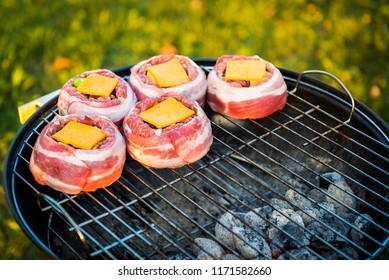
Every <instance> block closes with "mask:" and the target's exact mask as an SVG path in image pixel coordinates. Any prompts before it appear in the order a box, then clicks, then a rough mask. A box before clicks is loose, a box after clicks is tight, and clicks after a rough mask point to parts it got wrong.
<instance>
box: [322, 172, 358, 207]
mask: <svg viewBox="0 0 389 280" xmlns="http://www.w3.org/2000/svg"><path fill="white" fill-rule="evenodd" d="M319 186H320V187H322V188H327V194H328V196H327V197H326V201H327V202H330V203H333V204H334V205H335V208H336V209H337V211H347V209H348V208H347V206H348V207H350V208H352V209H355V207H356V199H355V197H354V192H353V190H352V189H351V188H350V187H349V186H348V184H347V182H346V180H345V179H344V177H343V176H342V175H340V174H339V173H337V172H329V173H324V174H322V175H320V177H319ZM343 204H344V205H346V206H344V205H343Z"/></svg>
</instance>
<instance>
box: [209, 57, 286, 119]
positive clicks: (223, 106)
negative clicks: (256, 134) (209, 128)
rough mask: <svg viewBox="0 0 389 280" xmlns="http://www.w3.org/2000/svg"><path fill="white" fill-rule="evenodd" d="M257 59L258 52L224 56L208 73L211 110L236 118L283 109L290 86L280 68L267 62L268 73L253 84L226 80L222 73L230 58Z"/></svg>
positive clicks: (266, 114)
mask: <svg viewBox="0 0 389 280" xmlns="http://www.w3.org/2000/svg"><path fill="white" fill-rule="evenodd" d="M244 59H258V60H263V59H262V58H260V57H258V56H241V55H224V56H221V57H220V58H219V59H218V60H217V61H216V64H215V66H214V68H213V69H212V71H211V72H210V73H209V74H208V94H207V103H208V104H209V106H210V107H211V108H212V110H214V111H216V112H218V113H221V114H224V115H227V116H230V117H232V118H235V119H249V118H251V119H257V118H263V117H266V116H268V115H270V114H272V113H274V112H276V111H278V110H281V109H282V108H283V107H284V106H285V104H286V99H287V88H286V84H285V81H284V78H283V77H282V74H281V72H280V71H279V70H278V69H277V68H276V67H275V66H274V65H273V64H271V63H270V62H266V72H267V75H266V77H265V78H264V79H263V80H261V81H260V82H257V83H255V84H252V85H250V86H247V87H246V86H242V83H244V81H243V82H242V83H240V82H239V81H226V80H224V78H223V73H224V71H225V68H226V63H227V61H229V60H244Z"/></svg>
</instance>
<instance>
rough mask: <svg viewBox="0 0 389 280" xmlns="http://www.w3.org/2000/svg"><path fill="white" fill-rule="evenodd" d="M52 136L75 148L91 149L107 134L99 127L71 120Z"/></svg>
mask: <svg viewBox="0 0 389 280" xmlns="http://www.w3.org/2000/svg"><path fill="white" fill-rule="evenodd" d="M52 137H53V138H54V139H55V140H57V141H58V142H61V143H64V144H67V145H71V146H73V147H74V148H78V149H83V150H91V149H92V148H93V147H94V146H95V145H96V144H97V143H99V142H100V141H102V140H104V139H105V137H106V135H105V133H104V132H103V131H102V130H101V129H100V128H98V127H95V126H91V125H87V124H83V123H79V122H76V121H70V122H68V123H67V124H66V125H65V126H64V127H63V128H62V129H61V130H60V131H58V132H57V133H55V134H54V135H53V136H52Z"/></svg>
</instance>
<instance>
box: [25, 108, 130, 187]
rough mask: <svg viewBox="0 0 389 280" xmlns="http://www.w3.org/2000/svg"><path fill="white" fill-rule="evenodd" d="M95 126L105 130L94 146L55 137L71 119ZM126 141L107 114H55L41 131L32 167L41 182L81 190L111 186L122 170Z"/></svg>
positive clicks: (32, 156)
mask: <svg viewBox="0 0 389 280" xmlns="http://www.w3.org/2000/svg"><path fill="white" fill-rule="evenodd" d="M71 120H73V121H77V122H80V123H84V124H88V125H92V126H96V127H98V128H100V129H101V130H102V131H103V132H104V133H105V134H106V138H105V139H104V140H103V141H100V142H99V143H98V144H97V145H95V147H93V149H91V150H82V149H76V148H73V147H71V146H68V145H65V144H63V143H60V142H57V141H55V140H54V139H53V138H52V135H54V134H55V133H56V132H57V131H59V130H60V129H61V128H63V127H64V126H65V125H66V124H67V123H68V122H69V121H71ZM125 159H126V145H125V141H124V139H123V136H122V135H121V133H120V131H119V130H118V128H117V127H116V125H114V124H113V122H112V121H111V120H109V119H108V118H106V117H85V116H80V115H68V116H56V117H55V118H54V119H53V120H52V121H51V122H50V123H49V124H47V125H46V127H45V128H44V129H43V130H42V132H41V133H40V135H39V137H38V139H37V141H36V142H35V146H34V149H33V151H32V154H31V158H30V165H29V167H30V170H31V172H32V174H33V176H34V178H35V180H36V181H37V182H38V183H39V184H41V185H48V186H50V187H52V188H53V189H55V190H58V191H61V192H64V193H68V194H78V193H80V192H81V191H84V192H88V191H94V190H96V189H99V188H102V187H106V186H109V185H110V184H112V183H113V182H114V181H116V180H117V179H118V178H119V177H120V176H121V173H122V170H123V166H124V162H125Z"/></svg>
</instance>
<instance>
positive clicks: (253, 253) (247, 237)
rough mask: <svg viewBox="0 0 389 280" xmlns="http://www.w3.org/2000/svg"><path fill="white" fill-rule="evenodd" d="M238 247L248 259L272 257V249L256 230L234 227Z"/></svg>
mask: <svg viewBox="0 0 389 280" xmlns="http://www.w3.org/2000/svg"><path fill="white" fill-rule="evenodd" d="M233 230H234V233H235V235H234V240H235V244H236V249H237V250H238V251H239V253H240V254H241V255H242V256H243V257H244V258H246V259H271V256H272V254H271V250H270V247H269V245H268V244H267V242H266V240H265V239H264V238H263V237H262V236H260V235H258V234H257V233H256V232H254V231H252V230H250V229H247V228H243V227H234V228H233Z"/></svg>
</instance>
